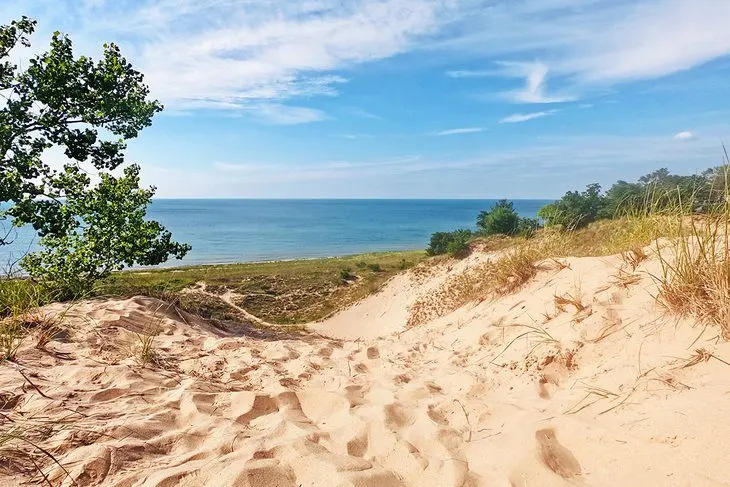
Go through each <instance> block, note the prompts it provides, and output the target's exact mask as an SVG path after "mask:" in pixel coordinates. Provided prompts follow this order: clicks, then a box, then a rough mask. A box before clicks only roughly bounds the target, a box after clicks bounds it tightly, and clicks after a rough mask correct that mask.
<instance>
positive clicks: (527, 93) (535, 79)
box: [500, 62, 575, 103]
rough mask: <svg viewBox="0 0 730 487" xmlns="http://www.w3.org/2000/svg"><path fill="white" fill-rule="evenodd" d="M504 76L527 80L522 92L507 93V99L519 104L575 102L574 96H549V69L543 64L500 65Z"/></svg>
mask: <svg viewBox="0 0 730 487" xmlns="http://www.w3.org/2000/svg"><path fill="white" fill-rule="evenodd" d="M500 64H501V65H502V66H503V74H504V75H507V76H516V77H524V78H525V87H524V88H523V89H521V90H516V91H511V92H508V93H505V95H506V96H507V98H509V99H511V100H513V101H516V102H518V103H563V102H566V101H572V100H575V96H573V95H547V93H546V91H547V77H548V72H549V69H548V67H547V65H545V64H544V63H542V62H534V63H500Z"/></svg>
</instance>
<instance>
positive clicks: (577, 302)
mask: <svg viewBox="0 0 730 487" xmlns="http://www.w3.org/2000/svg"><path fill="white" fill-rule="evenodd" d="M554 299H555V309H557V310H558V311H560V312H565V311H566V310H567V307H568V306H573V307H574V308H575V312H576V313H580V312H581V311H585V310H586V309H588V305H586V304H585V303H583V293H582V291H581V288H580V284H579V283H577V284H575V286H574V288H573V292H569V293H565V294H562V295H560V296H558V295H557V294H556V295H555V298H554Z"/></svg>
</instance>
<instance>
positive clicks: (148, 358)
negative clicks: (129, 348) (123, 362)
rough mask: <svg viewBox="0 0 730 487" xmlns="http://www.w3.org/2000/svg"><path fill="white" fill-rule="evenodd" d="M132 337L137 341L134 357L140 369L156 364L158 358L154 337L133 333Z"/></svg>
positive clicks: (152, 335)
mask: <svg viewBox="0 0 730 487" xmlns="http://www.w3.org/2000/svg"><path fill="white" fill-rule="evenodd" d="M134 336H135V338H136V339H137V350H136V353H135V355H134V358H135V360H136V361H137V363H138V364H139V365H140V366H142V367H146V366H148V365H151V364H154V363H156V362H157V360H158V357H157V351H156V350H155V335H154V334H152V333H150V334H145V333H135V334H134Z"/></svg>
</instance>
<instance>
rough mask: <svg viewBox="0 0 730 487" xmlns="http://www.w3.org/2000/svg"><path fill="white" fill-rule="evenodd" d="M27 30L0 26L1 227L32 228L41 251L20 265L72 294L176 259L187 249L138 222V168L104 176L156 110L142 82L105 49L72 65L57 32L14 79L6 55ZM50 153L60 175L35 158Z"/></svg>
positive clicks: (141, 205)
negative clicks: (6, 223)
mask: <svg viewBox="0 0 730 487" xmlns="http://www.w3.org/2000/svg"><path fill="white" fill-rule="evenodd" d="M34 30H35V21H33V20H31V19H28V18H27V17H23V18H22V19H21V20H18V21H13V22H12V23H10V24H9V25H5V26H0V93H2V94H3V103H2V105H0V205H2V204H4V203H5V205H3V206H2V207H3V208H6V209H5V210H2V211H0V219H7V218H10V219H11V220H12V222H13V224H14V225H16V226H21V225H32V226H33V228H34V229H35V230H36V231H37V232H38V234H39V235H40V237H41V239H40V243H41V245H42V246H43V250H41V251H40V252H37V253H35V254H31V255H29V256H27V257H26V258H25V259H24V261H23V262H22V265H23V266H24V268H25V269H26V270H27V271H28V272H29V273H30V274H31V275H33V276H34V277H36V278H39V279H42V280H44V281H46V282H50V283H53V284H58V285H61V286H68V287H70V288H71V289H72V290H73V291H74V292H75V291H84V290H88V289H89V287H90V286H91V285H92V284H93V282H94V281H95V280H97V279H99V278H102V277H104V276H106V275H108V274H109V273H110V272H112V271H113V270H117V269H121V268H123V267H124V266H131V265H135V264H142V265H155V264H159V263H162V262H164V261H165V260H167V259H168V258H169V257H170V256H174V257H176V258H182V257H183V256H184V255H185V254H186V252H187V251H188V250H189V249H190V247H189V246H188V245H185V244H179V243H176V242H173V241H172V236H171V234H170V232H168V231H167V230H165V229H164V228H163V227H162V226H161V225H160V224H159V223H157V222H152V221H147V220H145V218H144V217H145V214H146V209H147V205H148V204H149V202H150V199H151V197H152V195H153V194H154V188H147V189H141V188H140V187H139V167H138V166H136V165H130V166H128V167H126V169H124V171H123V174H122V175H119V176H115V175H114V172H113V171H114V170H116V169H120V168H121V166H122V165H123V163H124V150H125V148H126V140H129V139H132V138H135V137H136V136H137V135H138V133H139V132H140V130H142V129H143V128H145V127H147V126H149V125H150V124H151V121H152V117H153V116H154V114H155V113H157V112H159V111H160V110H161V109H162V106H161V105H160V104H159V103H158V102H157V101H154V100H149V99H148V95H149V89H148V87H147V86H146V85H145V84H144V81H143V76H142V74H141V73H139V72H138V71H135V70H134V69H133V68H132V66H131V64H129V63H128V62H127V61H126V59H125V58H124V57H122V55H121V53H120V51H119V48H118V47H117V46H116V45H114V44H107V45H105V46H104V54H103V58H102V59H101V60H99V61H98V62H94V61H92V60H91V59H89V58H87V57H85V56H80V57H78V58H77V57H75V56H74V54H73V49H72V44H71V41H70V39H68V38H67V37H66V36H63V35H61V34H60V33H58V32H57V33H55V34H54V35H53V38H52V40H51V45H50V48H49V50H48V51H47V52H45V53H43V54H40V55H37V56H35V57H34V58H32V59H30V61H29V62H28V65H27V68H26V69H25V70H21V69H20V68H19V67H18V66H17V65H16V64H14V63H13V62H12V61H11V57H12V53H11V51H13V49H14V48H16V47H18V46H26V47H27V46H29V45H30V42H29V40H28V38H29V36H30V35H31V34H32V33H33V31H34ZM51 148H59V149H60V150H62V151H63V153H64V154H65V156H66V157H67V158H68V162H67V163H66V164H64V165H63V167H62V168H54V167H53V166H52V165H50V164H49V163H48V162H47V161H46V159H45V158H44V154H45V153H46V151H47V150H48V149H51ZM84 165H86V167H90V168H93V169H91V171H93V173H95V174H94V175H93V176H94V177H93V178H92V176H90V175H89V173H88V172H87V170H85V169H84V167H83V166H84ZM94 179H98V180H99V182H98V183H97V182H94ZM3 243H6V242H5V241H4V240H0V244H3Z"/></svg>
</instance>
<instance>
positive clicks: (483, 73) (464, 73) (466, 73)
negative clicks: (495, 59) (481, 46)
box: [446, 69, 498, 79]
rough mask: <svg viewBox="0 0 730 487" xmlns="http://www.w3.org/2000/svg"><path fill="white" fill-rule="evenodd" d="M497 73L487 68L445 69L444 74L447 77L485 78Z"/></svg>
mask: <svg viewBox="0 0 730 487" xmlns="http://www.w3.org/2000/svg"><path fill="white" fill-rule="evenodd" d="M496 74H498V73H497V72H496V71H487V70H480V71H476V70H469V69H466V70H461V71H458V70H457V71H446V76H448V77H449V78H457V79H458V78H485V77H487V76H495V75H496Z"/></svg>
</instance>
